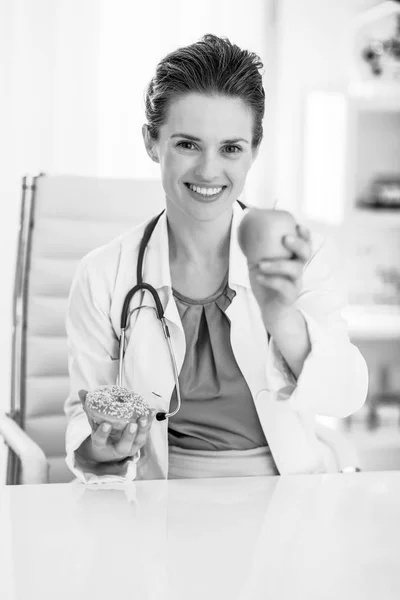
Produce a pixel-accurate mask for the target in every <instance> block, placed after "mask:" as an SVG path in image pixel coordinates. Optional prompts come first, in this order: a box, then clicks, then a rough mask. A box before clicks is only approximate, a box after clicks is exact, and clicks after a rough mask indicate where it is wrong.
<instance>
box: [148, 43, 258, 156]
mask: <svg viewBox="0 0 400 600" xmlns="http://www.w3.org/2000/svg"><path fill="white" fill-rule="evenodd" d="M262 68H263V63H262V62H261V59H260V57H259V56H258V55H257V54H255V53H254V52H249V51H247V50H242V49H241V48H239V47H238V46H236V45H235V44H232V43H231V42H230V41H229V39H228V38H220V37H217V36H216V35H212V34H210V33H209V34H207V35H205V36H203V38H202V39H201V40H200V41H199V42H196V43H194V44H191V45H190V46H185V47H183V48H178V50H175V51H174V52H171V53H170V54H168V55H167V56H166V57H165V58H163V59H162V60H161V61H160V62H159V63H158V65H157V68H156V73H155V75H154V77H153V78H152V80H151V81H150V83H149V85H148V87H147V90H146V95H145V104H146V119H147V123H148V127H149V133H150V135H151V137H152V138H153V139H154V140H157V139H158V135H159V128H160V127H161V125H163V124H164V123H165V120H166V118H167V111H168V107H169V103H170V100H171V99H172V98H176V97H177V96H178V97H179V96H183V95H185V94H188V93H201V94H208V95H221V96H228V97H232V98H241V99H242V100H243V101H244V102H245V104H246V105H247V106H249V107H250V108H251V110H252V112H253V118H254V122H253V139H252V146H253V148H257V147H258V146H259V145H260V143H261V140H262V137H263V127H262V120H263V117H264V110H265V92H264V88H263V84H262V75H261V73H260V72H259V69H262Z"/></svg>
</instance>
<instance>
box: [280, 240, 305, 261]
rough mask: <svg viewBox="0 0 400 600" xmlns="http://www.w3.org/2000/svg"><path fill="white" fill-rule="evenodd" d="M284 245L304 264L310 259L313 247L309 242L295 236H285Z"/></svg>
mask: <svg viewBox="0 0 400 600" xmlns="http://www.w3.org/2000/svg"><path fill="white" fill-rule="evenodd" d="M283 243H284V245H285V247H286V248H287V249H288V250H291V251H292V252H293V253H294V255H295V257H296V258H298V259H300V260H302V261H303V262H307V261H308V259H309V258H310V256H311V246H310V242H309V241H306V240H304V239H303V238H300V237H295V236H293V235H285V236H284V238H283Z"/></svg>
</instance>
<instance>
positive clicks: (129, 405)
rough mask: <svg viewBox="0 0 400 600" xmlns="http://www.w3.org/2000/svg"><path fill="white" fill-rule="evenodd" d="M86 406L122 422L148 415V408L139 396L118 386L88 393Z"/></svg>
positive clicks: (101, 388)
mask: <svg viewBox="0 0 400 600" xmlns="http://www.w3.org/2000/svg"><path fill="white" fill-rule="evenodd" d="M86 406H87V408H88V409H92V410H96V411H99V412H101V413H103V414H105V415H109V416H110V417H116V418H117V419H123V420H129V419H131V418H132V417H133V416H135V415H137V416H138V417H147V416H148V415H149V414H150V408H149V406H148V404H147V403H146V402H145V400H144V399H143V398H142V396H141V395H140V394H136V393H135V392H132V391H131V390H128V389H127V388H125V387H122V386H119V385H101V386H99V387H98V388H96V389H95V390H92V391H91V392H88V394H87V396H86Z"/></svg>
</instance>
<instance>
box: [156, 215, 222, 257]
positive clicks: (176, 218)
mask: <svg viewBox="0 0 400 600" xmlns="http://www.w3.org/2000/svg"><path fill="white" fill-rule="evenodd" d="M231 224H232V211H226V212H224V213H223V214H222V215H220V216H219V217H218V218H217V219H215V220H213V221H196V220H195V219H192V218H190V217H188V216H187V215H185V214H184V213H181V212H178V211H176V210H174V209H173V208H172V209H168V210H167V225H168V241H169V259H170V261H171V262H175V263H178V264H179V263H183V264H191V265H193V266H196V267H200V268H201V267H212V266H213V265H214V266H215V264H216V262H220V261H226V262H228V260H229V245H230V232H231Z"/></svg>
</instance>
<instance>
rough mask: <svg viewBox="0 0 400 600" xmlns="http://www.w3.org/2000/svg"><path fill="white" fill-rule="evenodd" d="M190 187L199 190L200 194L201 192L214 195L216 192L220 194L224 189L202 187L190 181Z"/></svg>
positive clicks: (204, 194) (203, 194) (195, 190)
mask: <svg viewBox="0 0 400 600" xmlns="http://www.w3.org/2000/svg"><path fill="white" fill-rule="evenodd" d="M189 187H190V189H191V190H193V191H194V192H197V193H198V194H201V195H202V196H214V195H215V194H219V192H220V191H221V190H222V187H217V188H202V187H199V186H197V185H192V184H191V183H189Z"/></svg>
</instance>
